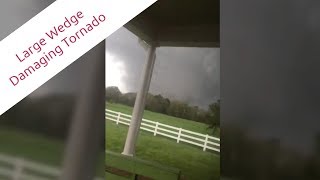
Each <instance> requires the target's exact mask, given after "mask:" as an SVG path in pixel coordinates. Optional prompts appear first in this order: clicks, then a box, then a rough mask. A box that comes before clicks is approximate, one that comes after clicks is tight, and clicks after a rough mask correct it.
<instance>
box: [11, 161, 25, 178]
mask: <svg viewBox="0 0 320 180" xmlns="http://www.w3.org/2000/svg"><path fill="white" fill-rule="evenodd" d="M23 164H24V161H23V159H18V158H17V159H16V160H15V162H14V171H13V178H12V179H13V180H20V179H21V178H22V173H23Z"/></svg>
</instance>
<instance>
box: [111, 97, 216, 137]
mask: <svg viewBox="0 0 320 180" xmlns="http://www.w3.org/2000/svg"><path fill="white" fill-rule="evenodd" d="M106 108H107V109H110V110H112V111H117V112H122V113H124V114H128V115H131V114H132V109H133V108H132V107H130V106H126V105H122V104H116V103H107V104H106ZM143 118H144V119H148V120H151V121H157V122H160V123H163V124H167V125H171V126H175V127H179V128H183V129H186V130H190V131H194V132H198V133H202V134H209V135H212V133H211V132H212V130H211V129H208V125H207V124H204V123H199V122H195V121H191V120H186V119H181V118H176V117H173V116H168V115H165V114H160V113H155V112H151V111H148V110H145V111H144V114H143ZM219 134H220V133H219V129H217V130H216V131H215V133H214V136H216V137H220V135H219Z"/></svg>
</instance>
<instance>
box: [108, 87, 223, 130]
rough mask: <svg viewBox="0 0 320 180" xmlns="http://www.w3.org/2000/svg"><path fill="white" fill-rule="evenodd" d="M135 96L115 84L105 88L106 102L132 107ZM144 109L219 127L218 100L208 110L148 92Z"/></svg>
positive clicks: (211, 126) (210, 126)
mask: <svg viewBox="0 0 320 180" xmlns="http://www.w3.org/2000/svg"><path fill="white" fill-rule="evenodd" d="M135 98H136V93H132V92H130V93H122V92H121V91H120V90H119V88H118V87H116V86H110V87H107V88H106V100H107V101H108V102H111V103H119V104H124V105H128V106H131V107H133V106H134V103H135ZM145 109H146V110H149V111H152V112H158V113H162V114H166V115H169V116H174V117H178V118H182V119H187V120H192V121H197V122H201V123H206V124H208V125H209V126H208V127H209V128H216V127H220V101H217V102H213V103H211V104H210V105H209V107H208V110H204V109H201V108H199V107H198V106H191V105H189V104H188V103H186V102H182V101H178V100H170V99H168V98H165V97H163V96H162V95H161V94H158V95H153V94H150V93H148V95H147V99H146V104H145Z"/></svg>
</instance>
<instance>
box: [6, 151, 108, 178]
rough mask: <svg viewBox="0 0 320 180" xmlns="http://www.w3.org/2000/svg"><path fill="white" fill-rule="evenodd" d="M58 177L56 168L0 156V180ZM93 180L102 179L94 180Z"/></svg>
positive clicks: (58, 172)
mask: <svg viewBox="0 0 320 180" xmlns="http://www.w3.org/2000/svg"><path fill="white" fill-rule="evenodd" d="M59 176H60V170H59V169H58V168H55V167H51V166H47V165H44V164H39V163H35V162H32V161H29V160H25V159H23V158H17V157H13V156H8V155H4V154H0V179H1V180H56V179H58V177H59ZM95 180H103V179H102V178H95Z"/></svg>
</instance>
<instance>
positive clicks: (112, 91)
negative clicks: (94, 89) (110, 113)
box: [106, 86, 122, 102]
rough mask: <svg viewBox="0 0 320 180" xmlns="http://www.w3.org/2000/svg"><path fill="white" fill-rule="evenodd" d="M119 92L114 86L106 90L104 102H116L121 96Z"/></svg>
mask: <svg viewBox="0 0 320 180" xmlns="http://www.w3.org/2000/svg"><path fill="white" fill-rule="evenodd" d="M121 94H122V93H121V91H120V90H119V88H118V87H116V86H110V87H107V88H106V100H107V101H110V102H118V101H119V98H120V96H121Z"/></svg>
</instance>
